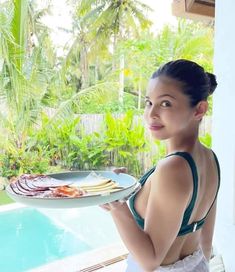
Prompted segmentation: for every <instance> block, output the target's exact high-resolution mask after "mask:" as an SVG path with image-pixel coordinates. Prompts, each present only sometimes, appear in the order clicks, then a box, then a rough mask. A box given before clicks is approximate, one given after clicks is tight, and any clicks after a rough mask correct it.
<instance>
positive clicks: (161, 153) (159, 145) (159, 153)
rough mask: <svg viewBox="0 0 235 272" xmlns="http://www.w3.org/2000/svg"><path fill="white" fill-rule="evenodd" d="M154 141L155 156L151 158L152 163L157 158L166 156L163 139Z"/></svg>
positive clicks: (156, 161)
mask: <svg viewBox="0 0 235 272" xmlns="http://www.w3.org/2000/svg"><path fill="white" fill-rule="evenodd" d="M154 143H155V144H156V147H157V152H156V156H155V157H154V158H153V163H154V164H157V163H158V161H159V160H161V159H162V158H164V157H165V156H166V154H167V151H166V145H165V143H164V142H163V141H160V140H155V141H154Z"/></svg>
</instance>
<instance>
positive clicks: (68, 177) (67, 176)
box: [6, 171, 139, 209]
mask: <svg viewBox="0 0 235 272" xmlns="http://www.w3.org/2000/svg"><path fill="white" fill-rule="evenodd" d="M90 173H91V172H90V171H74V172H66V173H57V174H51V175H49V176H51V177H53V178H55V179H58V180H61V181H63V182H64V181H71V182H72V183H75V184H77V185H78V186H79V182H84V178H86V177H87V176H88V175H89V174H90ZM95 173H96V174H98V175H101V176H102V177H105V178H109V179H112V180H113V181H116V182H118V183H119V185H120V186H121V187H123V189H121V190H119V191H116V192H111V193H105V194H99V193H97V194H95V195H89V196H82V197H50V198H49V197H44V198H42V197H37V196H33V197H32V196H25V195H20V194H16V193H14V192H13V191H12V189H11V187H10V186H9V185H8V186H7V188H6V192H7V194H8V195H9V197H10V198H12V199H13V200H15V201H16V202H20V203H23V204H25V205H29V206H34V207H39V208H58V209H64V208H79V207H87V206H94V205H101V204H105V203H109V202H112V201H115V200H121V199H125V198H126V197H128V196H129V195H130V194H132V193H133V192H135V191H137V190H138V189H139V183H137V182H136V179H135V178H134V177H132V176H130V175H127V174H123V173H121V174H116V173H114V172H112V171H95Z"/></svg>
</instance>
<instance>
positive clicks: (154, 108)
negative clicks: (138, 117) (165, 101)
mask: <svg viewBox="0 0 235 272" xmlns="http://www.w3.org/2000/svg"><path fill="white" fill-rule="evenodd" d="M149 117H150V118H159V107H157V106H152V107H151V109H150V110H149Z"/></svg>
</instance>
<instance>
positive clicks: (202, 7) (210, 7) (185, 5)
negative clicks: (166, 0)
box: [172, 0, 215, 21]
mask: <svg viewBox="0 0 235 272" xmlns="http://www.w3.org/2000/svg"><path fill="white" fill-rule="evenodd" d="M172 14H173V15H175V16H178V17H184V18H189V19H195V20H200V21H203V20H204V21H213V20H214V17H215V0H173V1H172Z"/></svg>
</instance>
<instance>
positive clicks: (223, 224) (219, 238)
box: [212, 0, 235, 272]
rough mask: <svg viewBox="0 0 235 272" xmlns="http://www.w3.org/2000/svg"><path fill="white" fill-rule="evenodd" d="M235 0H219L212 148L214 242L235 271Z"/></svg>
mask: <svg viewBox="0 0 235 272" xmlns="http://www.w3.org/2000/svg"><path fill="white" fill-rule="evenodd" d="M234 20H235V1H234V0H216V15H215V57H214V65H215V71H214V72H215V74H216V75H217V80H218V88H217V89H216V90H215V93H214V111H213V121H212V135H213V149H214V150H215V151H216V153H217V155H218V157H219V161H220V164H221V174H222V179H221V189H220V192H219V198H218V214H217V222H216V232H215V245H216V247H217V249H218V251H219V252H220V253H222V255H223V259H224V262H225V268H226V272H230V271H231V272H234V271H235V225H234V208H235V194H234V186H235V185H234V184H235V182H234V181H235V144H234V143H235V86H234V85H235V28H234Z"/></svg>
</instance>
